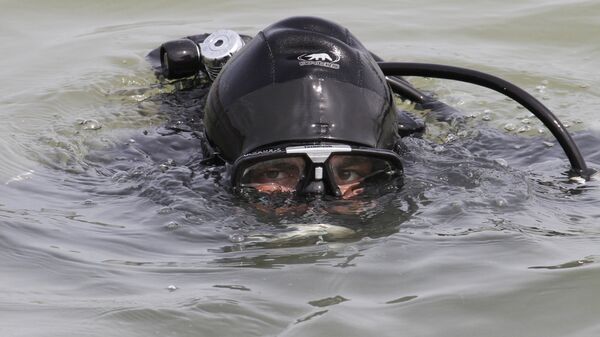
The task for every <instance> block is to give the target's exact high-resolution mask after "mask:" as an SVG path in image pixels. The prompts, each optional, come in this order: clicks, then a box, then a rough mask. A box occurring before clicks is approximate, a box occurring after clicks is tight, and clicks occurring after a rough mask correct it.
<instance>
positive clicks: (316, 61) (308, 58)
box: [298, 47, 342, 69]
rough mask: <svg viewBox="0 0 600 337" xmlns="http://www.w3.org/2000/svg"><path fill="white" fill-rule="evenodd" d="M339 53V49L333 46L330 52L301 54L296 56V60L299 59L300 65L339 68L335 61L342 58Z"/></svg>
mask: <svg viewBox="0 0 600 337" xmlns="http://www.w3.org/2000/svg"><path fill="white" fill-rule="evenodd" d="M341 54H342V53H341V52H340V50H339V49H338V48H336V47H334V48H333V50H332V51H331V52H321V53H311V54H302V55H300V56H298V61H300V63H299V64H300V66H320V67H326V68H331V69H340V65H339V64H337V63H338V62H339V61H340V59H341V58H342V56H341Z"/></svg>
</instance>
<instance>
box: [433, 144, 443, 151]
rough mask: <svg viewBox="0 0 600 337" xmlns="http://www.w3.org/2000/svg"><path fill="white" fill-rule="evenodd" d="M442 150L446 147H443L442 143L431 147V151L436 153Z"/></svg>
mask: <svg viewBox="0 0 600 337" xmlns="http://www.w3.org/2000/svg"><path fill="white" fill-rule="evenodd" d="M444 150H446V148H444V147H443V146H442V145H438V146H436V147H435V148H433V151H435V152H437V153H440V152H444Z"/></svg>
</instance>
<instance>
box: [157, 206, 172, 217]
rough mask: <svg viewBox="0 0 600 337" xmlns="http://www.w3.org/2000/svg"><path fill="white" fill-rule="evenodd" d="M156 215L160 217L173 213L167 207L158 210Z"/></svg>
mask: <svg viewBox="0 0 600 337" xmlns="http://www.w3.org/2000/svg"><path fill="white" fill-rule="evenodd" d="M157 213H158V214H161V215H165V214H171V213H173V208H171V207H168V206H167V207H163V208H161V209H159V210H158V212H157Z"/></svg>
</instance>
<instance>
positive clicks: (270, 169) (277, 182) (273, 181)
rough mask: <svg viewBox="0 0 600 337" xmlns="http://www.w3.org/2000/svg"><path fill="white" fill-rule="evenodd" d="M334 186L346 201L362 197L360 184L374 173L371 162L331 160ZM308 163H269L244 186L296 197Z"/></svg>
mask: <svg viewBox="0 0 600 337" xmlns="http://www.w3.org/2000/svg"><path fill="white" fill-rule="evenodd" d="M329 166H330V167H331V171H332V177H331V179H333V181H334V183H335V184H336V185H337V186H338V188H339V189H340V192H341V197H342V199H350V198H352V197H355V196H357V195H359V194H360V193H362V191H363V189H362V188H360V187H359V185H360V183H361V182H362V181H363V180H364V179H365V178H366V177H368V176H370V175H371V174H372V173H373V164H372V162H371V161H370V160H367V159H365V158H361V157H356V156H346V155H337V156H332V157H331V159H330V160H329ZM305 171H306V164H305V161H304V159H302V158H299V157H289V158H280V159H273V160H268V161H265V162H262V163H259V164H255V165H253V166H252V167H250V168H248V169H246V170H245V172H244V175H243V178H242V180H243V185H244V186H247V187H252V188H254V189H256V190H257V191H259V192H261V193H268V194H270V193H276V192H279V193H282V192H283V193H293V192H295V191H296V188H297V186H298V184H299V183H300V181H301V180H302V179H303V178H304V174H305Z"/></svg>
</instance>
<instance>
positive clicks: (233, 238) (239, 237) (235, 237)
mask: <svg viewBox="0 0 600 337" xmlns="http://www.w3.org/2000/svg"><path fill="white" fill-rule="evenodd" d="M244 240H246V237H245V236H244V234H241V233H233V234H231V235H229V241H230V242H232V243H242V242H244Z"/></svg>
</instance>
